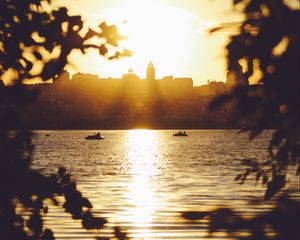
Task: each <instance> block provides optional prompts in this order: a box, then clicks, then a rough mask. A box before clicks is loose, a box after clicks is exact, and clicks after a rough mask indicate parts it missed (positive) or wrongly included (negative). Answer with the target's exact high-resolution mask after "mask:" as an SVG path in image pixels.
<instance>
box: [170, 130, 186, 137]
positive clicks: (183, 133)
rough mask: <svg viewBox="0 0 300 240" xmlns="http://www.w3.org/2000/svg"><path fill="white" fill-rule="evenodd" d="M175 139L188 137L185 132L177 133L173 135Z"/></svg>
mask: <svg viewBox="0 0 300 240" xmlns="http://www.w3.org/2000/svg"><path fill="white" fill-rule="evenodd" d="M173 136H174V137H187V136H188V135H187V134H186V132H185V131H183V132H182V131H180V132H177V133H175V134H173Z"/></svg>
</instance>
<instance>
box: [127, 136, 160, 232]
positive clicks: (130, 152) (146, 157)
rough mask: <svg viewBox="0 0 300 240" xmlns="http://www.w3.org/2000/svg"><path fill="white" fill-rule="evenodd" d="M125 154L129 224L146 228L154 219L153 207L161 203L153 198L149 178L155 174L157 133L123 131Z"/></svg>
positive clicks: (154, 190)
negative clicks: (127, 169)
mask: <svg viewBox="0 0 300 240" xmlns="http://www.w3.org/2000/svg"><path fill="white" fill-rule="evenodd" d="M126 145H127V146H126V149H127V157H128V161H129V164H130V165H131V171H130V172H131V182H130V183H129V184H128V192H127V194H128V196H127V199H128V204H129V205H132V206H133V207H132V208H130V209H128V215H127V216H129V219H127V221H129V222H131V224H132V225H133V226H143V227H147V226H149V225H151V222H152V220H153V218H154V215H155V214H154V213H155V209H154V207H155V208H159V207H161V205H162V202H161V201H159V200H158V198H157V197H156V189H155V185H154V184H152V182H151V179H152V178H155V176H156V175H157V174H158V173H159V169H158V167H157V166H158V164H157V163H156V161H157V160H156V158H155V155H156V154H157V153H158V152H157V151H158V149H157V147H158V136H157V134H156V133H155V132H154V131H149V130H134V131H129V132H128V134H127V142H126Z"/></svg>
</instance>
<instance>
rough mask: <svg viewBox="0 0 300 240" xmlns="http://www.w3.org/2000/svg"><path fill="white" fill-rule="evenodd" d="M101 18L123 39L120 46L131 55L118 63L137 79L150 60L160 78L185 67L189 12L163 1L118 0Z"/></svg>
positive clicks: (188, 45)
mask: <svg viewBox="0 0 300 240" xmlns="http://www.w3.org/2000/svg"><path fill="white" fill-rule="evenodd" d="M93 17H94V20H93V21H94V22H99V19H97V18H96V17H95V16H93ZM102 17H103V16H102ZM104 18H105V19H109V21H110V22H112V23H117V26H118V29H119V31H120V32H121V33H122V34H123V35H125V36H127V40H125V41H123V42H121V45H122V46H124V47H126V48H128V49H130V50H131V51H133V53H134V55H133V56H132V57H131V58H127V59H122V60H121V61H120V63H121V64H123V66H126V68H128V67H132V68H133V69H134V71H135V72H136V73H138V74H139V75H140V76H141V77H144V75H145V67H146V66H147V63H148V62H149V60H150V59H151V60H152V61H153V62H155V64H156V65H157V66H159V68H158V69H157V75H158V76H161V77H162V76H163V75H164V74H166V73H169V74H173V73H174V69H182V68H184V67H185V64H187V61H188V60H189V54H190V51H191V47H192V38H191V36H192V25H191V20H192V19H193V15H192V14H191V13H188V12H186V11H184V10H182V9H178V8H175V7H171V6H168V5H166V4H165V3H164V2H163V1H158V0H156V1H155V0H154V1H146V0H130V1H120V2H119V3H118V5H117V6H114V8H113V9H111V10H110V11H107V13H106V14H105V16H104Z"/></svg>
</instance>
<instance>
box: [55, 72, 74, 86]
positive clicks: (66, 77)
mask: <svg viewBox="0 0 300 240" xmlns="http://www.w3.org/2000/svg"><path fill="white" fill-rule="evenodd" d="M68 80H70V73H69V72H68V71H66V70H62V71H61V73H60V74H58V75H57V76H55V77H54V78H53V83H57V82H65V81H68Z"/></svg>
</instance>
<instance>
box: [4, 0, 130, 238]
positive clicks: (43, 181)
mask: <svg viewBox="0 0 300 240" xmlns="http://www.w3.org/2000/svg"><path fill="white" fill-rule="evenodd" d="M51 4H52V1H51V0H26V1H10V0H2V1H1V2H0V78H2V77H3V76H4V75H5V74H7V73H8V72H9V71H13V72H14V75H15V77H14V79H13V80H14V81H13V85H15V86H14V87H13V89H12V90H10V89H5V90H4V88H3V82H2V81H0V82H1V85H0V106H1V108H0V120H1V125H0V156H1V159H0V238H1V239H3V240H5V239H14V240H18V239H20V240H24V239H43V240H46V239H47V240H50V239H54V234H53V232H52V231H51V230H50V229H45V228H44V225H43V218H42V216H43V215H44V214H47V212H48V206H47V204H49V200H50V201H51V203H52V204H53V205H60V202H59V201H58V200H57V196H62V197H63V199H64V200H63V201H64V203H63V205H62V207H63V208H64V209H65V211H66V212H68V213H70V215H71V216H72V217H73V218H74V219H81V220H82V226H83V228H85V229H101V228H103V225H104V224H105V223H106V220H105V219H103V218H100V217H95V216H94V215H93V214H92V212H91V211H90V209H91V208H92V204H91V203H90V202H89V200H88V199H87V198H85V197H84V196H82V194H81V193H80V192H79V191H78V190H77V187H76V183H75V182H74V181H72V178H71V176H70V174H68V173H67V171H66V169H65V168H63V167H61V168H59V169H58V171H57V173H55V174H52V175H50V176H45V175H43V174H41V173H40V172H38V171H36V170H33V169H31V168H30V165H31V161H32V153H33V148H34V146H33V144H32V136H33V134H32V133H31V132H29V131H9V130H8V127H7V126H8V123H11V122H12V121H18V119H19V116H18V111H19V110H20V109H22V108H23V107H24V106H25V105H26V104H28V103H30V102H32V101H33V100H34V98H35V96H36V94H37V93H36V92H28V91H26V90H25V89H24V88H22V87H21V86H19V85H20V84H21V83H23V81H24V80H28V79H29V80H30V79H34V78H40V79H42V80H48V79H50V78H53V77H54V76H56V75H58V74H60V72H61V71H62V70H63V69H64V67H65V66H66V64H67V63H68V56H69V55H70V53H71V52H72V50H76V49H77V50H80V51H81V52H82V53H85V51H86V49H91V48H93V49H98V51H99V54H100V55H103V56H104V57H106V58H108V59H115V58H120V57H123V56H128V55H130V51H128V50H126V49H122V48H120V47H119V45H118V41H119V40H121V39H123V37H122V36H121V35H120V34H119V33H118V31H117V28H116V27H115V26H108V25H106V23H101V24H100V25H99V29H98V30H97V31H95V30H92V29H85V28H84V23H83V21H82V20H81V17H80V16H71V15H69V14H68V10H67V9H66V8H58V9H53V8H52V5H51ZM92 38H93V39H95V38H97V39H98V40H99V41H98V42H99V44H94V43H93V44H92V43H91V42H90V41H89V40H91V39H92ZM93 42H95V41H93ZM46 200H47V201H46ZM19 208H22V209H23V210H25V211H26V212H28V214H29V219H26V218H24V216H23V215H22V214H21V213H20V212H19V211H18V209H19ZM115 232H116V231H115ZM120 233H121V231H120V230H118V231H117V232H116V234H115V235H116V238H118V234H119V235H120ZM120 236H121V235H120ZM122 236H123V235H122ZM120 239H121V238H120Z"/></svg>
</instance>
